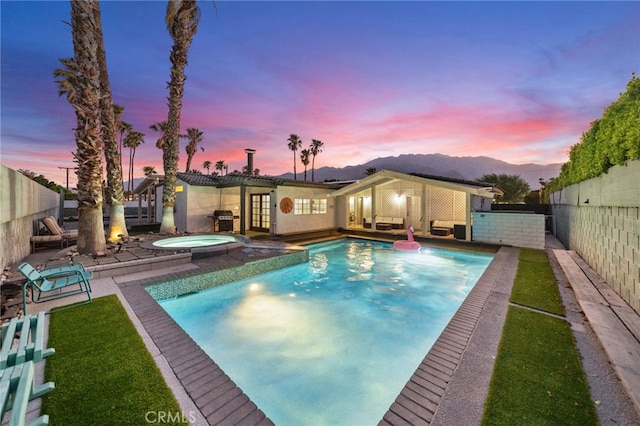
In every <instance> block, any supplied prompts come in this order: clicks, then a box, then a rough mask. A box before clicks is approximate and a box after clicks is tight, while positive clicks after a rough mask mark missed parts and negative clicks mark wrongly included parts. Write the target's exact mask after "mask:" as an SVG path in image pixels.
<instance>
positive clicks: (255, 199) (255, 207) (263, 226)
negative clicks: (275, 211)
mask: <svg viewBox="0 0 640 426" xmlns="http://www.w3.org/2000/svg"><path fill="white" fill-rule="evenodd" d="M270 207H271V197H270V195H269V194H251V230H252V231H259V232H269V224H270V222H271V213H270V211H271V210H270Z"/></svg>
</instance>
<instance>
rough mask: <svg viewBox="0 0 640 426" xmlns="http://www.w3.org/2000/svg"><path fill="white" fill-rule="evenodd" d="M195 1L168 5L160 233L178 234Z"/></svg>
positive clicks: (195, 18)
mask: <svg viewBox="0 0 640 426" xmlns="http://www.w3.org/2000/svg"><path fill="white" fill-rule="evenodd" d="M198 12H199V11H198V7H197V3H196V2H195V1H187V0H183V1H177V2H174V1H170V2H169V3H168V5H167V15H166V22H167V28H168V30H169V33H170V35H171V37H172V38H173V47H172V49H171V55H170V59H171V81H170V82H169V115H168V117H167V131H166V134H165V136H166V140H165V143H164V147H163V149H162V162H163V166H164V175H165V177H164V188H163V191H162V221H161V223H160V232H161V233H166V234H175V232H176V225H175V219H174V215H173V208H174V206H175V204H176V182H177V174H178V159H179V150H178V148H179V146H178V140H179V137H180V114H181V112H182V98H183V96H184V82H185V80H186V76H185V73H184V70H185V68H186V66H187V54H188V51H189V46H190V45H191V42H192V41H193V36H194V35H195V32H196V29H197V26H198V20H199V14H198Z"/></svg>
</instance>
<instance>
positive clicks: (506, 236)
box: [472, 211, 545, 250]
mask: <svg viewBox="0 0 640 426" xmlns="http://www.w3.org/2000/svg"><path fill="white" fill-rule="evenodd" d="M472 220H473V235H472V240H473V241H478V242H483V243H490V244H503V245H509V246H514V247H525V248H532V249H539V250H543V249H544V239H545V237H544V236H545V229H544V225H545V224H544V222H545V218H544V215H541V214H533V213H507V212H504V211H502V212H473V219H472Z"/></svg>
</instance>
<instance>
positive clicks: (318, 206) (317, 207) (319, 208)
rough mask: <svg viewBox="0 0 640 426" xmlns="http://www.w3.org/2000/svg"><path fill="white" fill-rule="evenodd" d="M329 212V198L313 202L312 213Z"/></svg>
mask: <svg viewBox="0 0 640 426" xmlns="http://www.w3.org/2000/svg"><path fill="white" fill-rule="evenodd" d="M326 212H327V200H325V199H317V200H312V202H311V213H312V214H325V213H326Z"/></svg>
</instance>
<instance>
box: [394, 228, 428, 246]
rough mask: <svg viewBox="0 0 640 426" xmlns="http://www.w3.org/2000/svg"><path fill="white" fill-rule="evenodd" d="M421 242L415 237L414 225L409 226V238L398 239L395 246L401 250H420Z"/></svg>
mask: <svg viewBox="0 0 640 426" xmlns="http://www.w3.org/2000/svg"><path fill="white" fill-rule="evenodd" d="M420 247H422V246H421V245H420V243H419V242H417V241H415V240H414V239H413V226H409V227H408V228H407V239H406V240H398V241H395V242H394V243H393V248H394V249H396V250H400V251H413V252H417V251H420Z"/></svg>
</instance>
